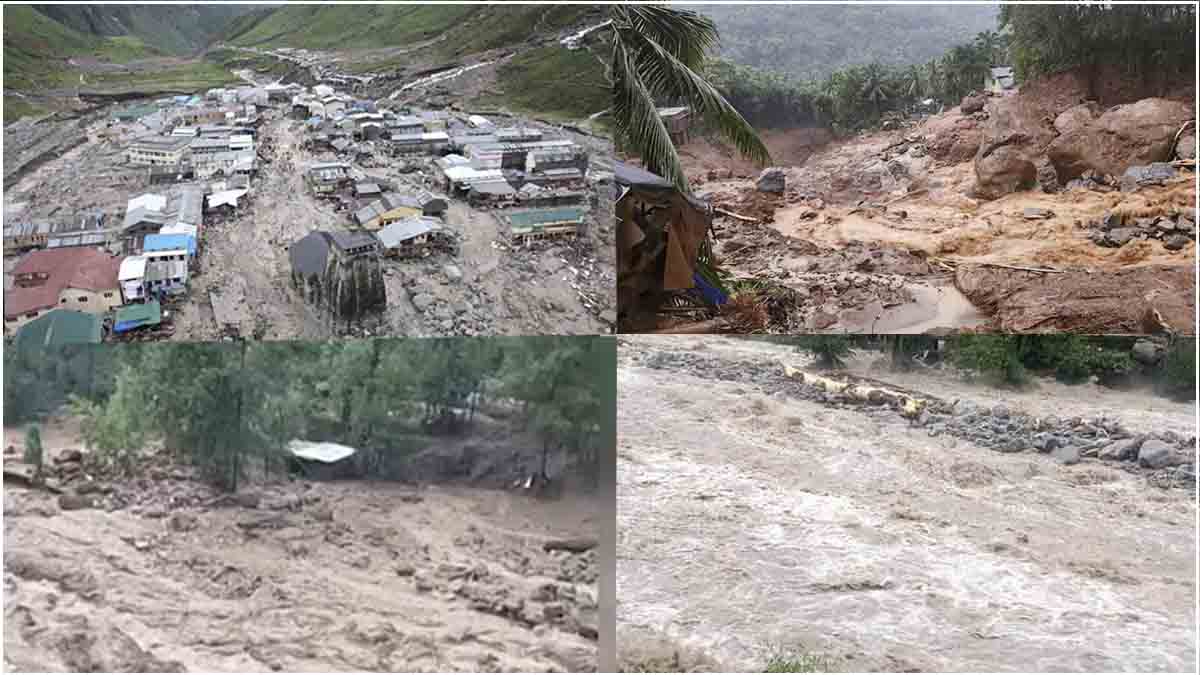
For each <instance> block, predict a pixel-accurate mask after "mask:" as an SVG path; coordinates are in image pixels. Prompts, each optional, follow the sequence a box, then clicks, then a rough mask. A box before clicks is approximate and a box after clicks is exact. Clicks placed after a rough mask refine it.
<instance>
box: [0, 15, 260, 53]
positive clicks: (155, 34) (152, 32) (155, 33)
mask: <svg viewBox="0 0 1200 675" xmlns="http://www.w3.org/2000/svg"><path fill="white" fill-rule="evenodd" d="M32 7H33V8H34V10H35V11H37V12H40V13H41V14H42V15H43V16H45V17H47V18H49V19H51V20H53V21H56V22H58V23H59V24H61V25H62V26H65V27H66V28H69V29H71V30H74V31H77V32H79V33H82V34H84V35H90V36H95V37H99V38H120V37H126V38H136V39H137V40H138V41H140V42H142V43H144V44H146V45H148V46H149V47H151V48H152V49H155V50H158V51H161V52H164V53H168V54H186V53H189V52H194V51H196V50H198V49H202V48H204V47H205V46H207V45H208V44H209V43H210V42H212V40H213V38H215V37H216V36H218V35H219V34H221V33H222V32H224V30H225V29H226V27H227V26H228V25H229V22H230V21H231V20H232V19H233V18H235V17H237V16H240V15H242V14H245V13H246V12H248V11H250V10H252V9H254V7H253V6H252V5H205V4H191V5H91V4H70V5H33V6H32ZM6 38H7V36H6ZM6 42H7V39H6Z"/></svg>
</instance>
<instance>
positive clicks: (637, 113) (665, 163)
mask: <svg viewBox="0 0 1200 675" xmlns="http://www.w3.org/2000/svg"><path fill="white" fill-rule="evenodd" d="M609 12H610V15H611V17H612V24H611V32H612V67H611V69H610V70H611V78H612V83H613V107H612V124H613V129H614V131H615V136H616V138H615V140H616V141H617V144H618V145H619V146H621V147H624V148H627V149H628V150H630V151H631V152H633V153H635V154H637V155H638V156H639V157H640V158H641V160H642V163H643V164H644V165H645V167H646V169H647V170H649V171H652V172H654V173H656V174H658V175H660V176H663V177H664V178H666V179H667V180H669V181H671V182H673V183H675V185H676V186H678V187H679V189H681V190H687V178H686V176H684V173H683V167H682V165H681V163H680V161H679V154H678V153H677V152H676V150H675V145H674V144H673V143H672V142H671V137H670V135H669V134H668V132H667V127H666V125H665V124H664V123H663V121H662V118H661V117H659V114H658V105H657V104H658V103H659V102H662V101H671V102H676V101H678V102H681V103H683V104H685V105H687V106H688V107H689V108H691V110H692V114H693V116H694V117H696V118H699V119H700V120H703V121H704V122H706V123H707V124H709V125H710V126H711V127H712V128H714V129H715V130H716V131H717V132H718V133H720V134H721V136H723V137H724V138H725V139H726V140H728V141H730V142H731V143H732V144H733V146H734V147H735V148H737V150H738V151H739V152H740V153H742V155H744V156H745V157H747V158H748V159H750V160H753V161H755V162H758V163H760V164H768V163H769V162H770V161H771V155H770V153H769V152H768V151H767V147H766V146H765V145H764V144H763V142H762V140H760V139H759V137H758V134H757V133H755V131H754V128H753V127H751V126H750V123H749V122H747V121H746V120H745V118H743V117H742V116H741V114H740V113H738V111H737V110H735V109H734V108H733V106H732V105H730V104H729V102H728V101H726V100H725V98H724V97H723V96H721V94H720V92H718V91H717V90H716V89H715V88H714V87H713V86H712V85H711V84H709V83H708V82H707V81H705V80H704V78H703V77H701V76H700V75H699V74H698V71H700V69H701V67H702V66H703V64H704V58H705V54H706V52H708V50H709V49H711V48H713V47H715V46H716V44H717V41H718V36H717V27H716V24H714V23H713V21H712V20H711V19H709V18H708V17H705V16H702V15H700V14H697V13H696V12H692V11H688V10H683V9H676V8H673V7H665V6H662V5H613V6H612V7H610V9H609Z"/></svg>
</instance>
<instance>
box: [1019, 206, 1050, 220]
mask: <svg viewBox="0 0 1200 675" xmlns="http://www.w3.org/2000/svg"><path fill="white" fill-rule="evenodd" d="M1022 215H1023V216H1024V218H1025V220H1046V219H1048V218H1053V217H1054V212H1053V211H1051V210H1050V209H1043V208H1039V207H1037V206H1027V207H1025V210H1024V211H1023V212H1022Z"/></svg>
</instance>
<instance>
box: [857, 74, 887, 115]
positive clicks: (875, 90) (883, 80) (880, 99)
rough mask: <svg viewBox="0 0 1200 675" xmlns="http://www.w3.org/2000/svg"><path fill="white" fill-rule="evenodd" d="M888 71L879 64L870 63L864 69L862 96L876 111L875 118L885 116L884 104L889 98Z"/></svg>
mask: <svg viewBox="0 0 1200 675" xmlns="http://www.w3.org/2000/svg"><path fill="white" fill-rule="evenodd" d="M888 94H889V92H888V82H887V71H886V70H885V69H884V67H883V66H881V65H880V64H878V63H870V64H868V65H867V67H866V68H864V69H863V85H862V90H861V93H860V95H861V96H862V98H863V100H865V101H866V102H868V103H870V104H871V107H873V108H874V109H875V117H876V119H878V118H879V116H880V115H882V114H883V103H884V101H887V100H888V98H889V95H888Z"/></svg>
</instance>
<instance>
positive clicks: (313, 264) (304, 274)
mask: <svg viewBox="0 0 1200 675" xmlns="http://www.w3.org/2000/svg"><path fill="white" fill-rule="evenodd" d="M288 257H289V259H290V261H291V267H292V285H293V286H295V288H296V289H297V290H299V291H300V293H301V295H302V296H303V297H304V300H305V301H306V302H307V303H309V304H310V305H312V306H314V307H317V308H320V309H321V310H323V311H326V312H328V313H329V315H330V317H331V318H333V319H334V320H340V321H353V320H356V319H359V318H362V317H363V316H365V315H367V314H370V313H373V312H381V311H383V310H384V309H385V307H386V306H387V291H386V289H385V288H384V284H383V265H382V263H381V255H380V245H379V241H378V240H377V239H375V237H373V236H371V235H370V234H368V233H366V232H349V231H337V232H324V231H321V230H317V231H314V232H310V233H309V234H308V235H306V236H305V237H304V238H302V239H300V240H299V241H297V242H295V243H293V244H292V245H291V246H290V247H289V249H288Z"/></svg>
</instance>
